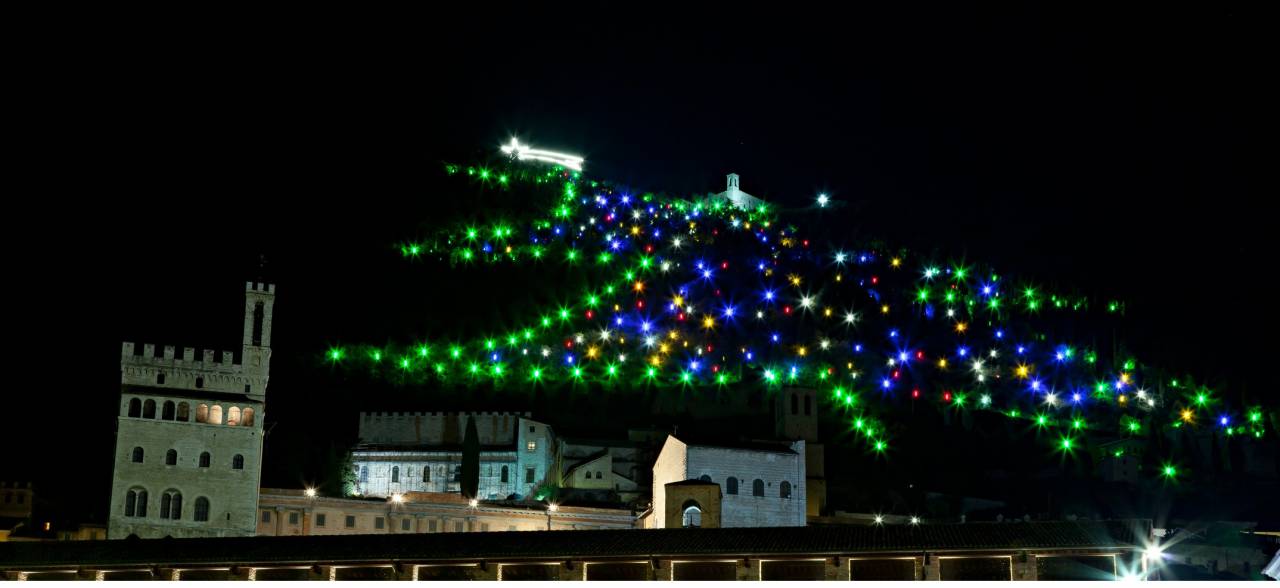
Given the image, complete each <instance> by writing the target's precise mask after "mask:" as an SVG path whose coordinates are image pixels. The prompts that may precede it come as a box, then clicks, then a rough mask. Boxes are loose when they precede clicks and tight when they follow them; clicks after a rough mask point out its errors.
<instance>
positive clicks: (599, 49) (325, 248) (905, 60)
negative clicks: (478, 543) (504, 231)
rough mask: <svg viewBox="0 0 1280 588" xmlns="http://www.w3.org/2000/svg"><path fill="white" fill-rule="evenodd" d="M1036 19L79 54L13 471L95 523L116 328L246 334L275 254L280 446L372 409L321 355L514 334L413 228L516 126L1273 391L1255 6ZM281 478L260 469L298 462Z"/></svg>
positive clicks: (492, 299)
mask: <svg viewBox="0 0 1280 588" xmlns="http://www.w3.org/2000/svg"><path fill="white" fill-rule="evenodd" d="M1038 10H1040V9H1039V8H1036V7H1024V8H1021V9H1019V10H1015V11H1014V12H1010V13H1006V12H995V11H989V12H983V11H979V12H959V11H954V12H953V11H950V10H941V11H933V12H926V11H923V10H922V11H920V12H918V13H912V14H907V13H893V14H890V13H871V12H864V13H861V14H859V13H849V14H844V13H842V14H839V15H836V14H818V13H813V14H808V15H805V16H804V18H803V19H798V20H795V21H794V22H791V23H784V22H783V21H784V20H785V19H782V18H774V15H763V14H762V15H751V16H755V17H759V18H751V17H748V16H746V15H736V16H735V17H734V18H732V19H728V20H724V19H711V18H707V19H703V18H693V15H683V14H664V15H651V16H650V17H646V18H648V19H649V20H648V22H644V23H641V22H634V21H632V20H631V19H630V18H623V17H618V18H609V19H605V18H600V19H598V20H596V21H595V22H582V21H578V22H573V21H570V20H569V19H566V18H563V17H561V16H558V15H555V14H538V15H534V14H522V15H502V16H500V17H494V16H493V15H483V16H481V15H440V17H439V18H437V19H434V20H433V22H431V23H424V24H423V25H422V28H421V29H418V30H412V31H409V32H405V31H400V32H397V33H395V34H390V33H388V34H385V35H377V34H372V33H373V31H371V30H368V29H363V28H361V27H359V26H357V25H355V24H353V23H352V24H348V25H347V26H349V27H351V28H360V29H361V30H360V33H359V34H355V32H354V31H352V33H351V34H348V33H347V32H346V31H344V30H343V29H341V28H336V27H334V26H325V27H321V26H311V23H304V22H289V23H274V24H273V23H264V24H262V25H259V26H256V27H251V29H250V30H237V31H235V32H234V33H232V32H231V31H230V30H220V31H218V32H217V33H212V32H194V31H190V30H185V29H180V28H175V29H172V30H171V31H170V32H166V33H156V32H155V31H146V32H145V33H144V32H143V31H137V34H133V35H131V34H121V35H120V36H119V37H116V38H113V39H112V40H111V42H110V43H106V44H104V45H102V46H99V47H96V48H94V50H92V51H83V52H74V54H66V55H60V56H59V59H58V61H59V62H61V64H62V67H60V68H58V69H57V71H56V72H52V71H51V72H50V73H48V74H47V75H48V77H49V80H50V81H51V82H56V84H57V87H58V88H60V90H59V91H53V90H52V89H49V88H51V86H50V87H46V88H42V89H40V90H39V91H38V93H39V94H41V95H42V96H43V97H44V100H43V105H42V110H47V111H48V114H47V115H42V116H40V117H36V119H35V122H37V123H38V124H39V125H40V126H41V127H42V130H41V132H40V133H39V134H38V137H36V138H34V139H33V140H32V143H31V149H30V150H29V151H28V153H27V154H25V156H24V158H23V159H26V158H30V161H31V162H32V166H31V169H32V170H37V171H38V175H39V177H40V179H39V181H38V182H36V183H34V184H31V185H29V186H28V188H27V190H29V191H28V192H27V194H28V197H29V198H30V200H32V201H33V202H34V203H35V204H36V206H37V210H41V212H39V213H38V214H39V218H38V219H36V220H37V222H35V223H30V224H28V221H27V220H25V219H23V218H21V217H18V216H10V217H9V218H10V222H9V225H10V227H11V229H12V228H16V229H17V230H16V231H15V232H14V233H13V234H11V237H12V236H13V235H14V234H16V235H24V234H26V233H28V232H30V235H29V236H26V237H24V238H22V239H21V240H20V241H18V243H17V244H15V245H12V246H11V248H10V259H11V264H12V265H11V266H10V269H9V274H10V280H9V282H8V283H9V284H10V290H11V293H13V294H16V299H15V300H14V301H12V302H11V303H10V312H9V316H10V320H11V321H16V322H17V324H18V329H17V331H16V332H12V331H11V332H10V335H9V341H10V342H9V346H10V349H11V351H10V352H9V356H10V358H11V360H16V362H17V363H18V365H16V366H13V368H12V369H11V370H10V373H11V374H19V380H18V382H16V384H17V385H11V386H10V387H9V396H10V398H11V399H16V401H17V406H18V407H19V408H20V409H21V410H19V411H17V412H10V413H9V416H10V418H9V422H10V423H17V429H16V430H13V429H10V430H11V431H12V432H11V434H10V435H8V440H7V443H6V445H7V448H6V450H5V451H4V454H3V456H4V462H5V464H6V466H5V467H4V473H3V475H0V477H3V478H5V479H18V480H27V479H30V480H34V481H36V482H37V483H38V484H40V490H41V491H43V492H44V493H45V495H46V496H47V497H48V498H49V499H50V500H55V501H60V502H59V504H74V507H73V508H75V509H79V510H80V511H82V512H85V513H89V514H96V515H98V516H101V511H102V510H103V509H105V507H106V503H107V501H108V498H109V487H110V486H109V485H110V476H111V450H112V447H113V446H114V438H113V431H114V419H115V414H114V407H115V406H116V401H117V399H118V390H119V388H118V386H119V384H118V382H119V380H118V375H119V374H118V354H119V349H120V341H123V340H130V341H137V342H140V343H141V342H154V343H158V344H176V345H179V346H181V345H190V346H203V345H208V346H212V347H217V348H225V349H236V348H238V344H239V336H240V324H241V323H240V312H241V304H242V291H243V282H244V281H245V280H246V279H253V278H254V277H256V276H257V273H256V272H257V271H258V269H257V267H258V264H257V260H258V259H259V256H260V255H265V256H266V257H267V259H268V267H267V269H266V270H265V271H266V275H267V276H268V277H270V278H271V279H272V280H274V281H275V282H276V283H277V284H278V285H279V286H278V288H279V299H278V304H277V310H276V322H275V337H274V339H275V340H274V343H275V348H276V356H275V360H273V367H274V369H273V373H272V388H271V392H270V396H269V398H268V401H269V415H270V418H269V421H268V426H269V427H270V426H272V425H273V424H274V425H275V426H276V427H277V429H276V431H273V433H270V434H269V435H280V436H285V435H286V433H288V434H289V435H291V436H292V441H290V442H289V443H291V444H300V443H301V441H299V440H300V439H302V440H305V441H306V442H308V443H310V442H312V441H314V442H316V443H319V445H317V446H322V447H331V446H340V445H341V444H342V443H344V442H347V441H349V437H350V435H351V434H352V433H353V427H354V422H355V412H356V411H357V410H360V409H372V408H374V407H375V406H376V398H372V399H371V398H370V397H369V395H368V394H364V395H361V394H358V391H353V390H351V389H350V388H349V387H348V386H346V385H340V384H336V383H333V382H330V381H328V380H327V379H326V374H324V373H321V372H317V371H315V370H313V369H312V368H311V367H310V366H311V364H310V363H309V362H310V361H311V358H313V357H314V354H316V353H320V352H322V351H323V349H324V348H325V347H326V346H327V345H328V344H329V343H330V342H332V341H335V340H346V341H353V340H354V341H363V342H370V343H379V342H384V341H391V340H401V341H402V340H406V339H408V338H409V337H411V336H412V335H413V334H414V333H415V329H416V328H420V327H421V326H422V325H427V324H432V323H433V321H441V322H448V321H453V323H450V324H463V323H472V324H479V325H486V324H500V322H497V321H500V320H501V318H502V317H503V315H502V312H501V309H500V308H498V307H500V306H502V305H503V304H504V301H509V298H508V297H509V296H510V295H511V294H510V292H511V291H512V288H513V285H512V284H511V283H509V281H510V280H512V279H518V278H512V277H510V276H508V277H505V278H504V277H503V276H500V275H499V276H494V275H484V276H462V277H457V276H453V275H451V274H446V273H442V272H438V271H431V270H430V269H429V268H412V267H406V266H405V264H404V263H403V261H402V260H401V259H400V258H399V254H398V253H397V251H396V250H395V249H394V246H395V245H396V244H397V243H399V242H400V241H401V240H402V239H405V238H406V237H412V236H414V235H416V234H421V233H422V232H424V231H425V230H427V228H428V227H431V226H433V222H443V221H448V220H456V218H455V217H454V216H453V215H455V214H456V213H457V212H458V211H465V203H462V204H460V203H457V202H449V201H447V198H448V196H449V195H448V194H443V193H441V192H437V191H433V189H432V188H433V184H432V182H433V180H432V178H434V177H435V176H437V175H438V171H439V166H440V162H441V161H442V160H444V159H448V160H451V161H461V162H464V163H465V162H467V161H469V160H470V159H471V158H474V157H477V156H480V155H481V154H483V153H484V152H485V151H486V150H492V149H494V148H495V147H496V145H497V144H498V143H500V142H505V141H506V140H507V139H508V138H509V137H510V136H512V135H513V134H517V135H518V136H519V137H520V138H521V139H522V140H525V141H527V142H531V143H533V144H535V145H538V146H543V147H547V148H559V149H563V150H566V151H571V152H577V153H581V154H582V155H584V156H585V157H586V158H587V166H588V171H589V172H590V173H591V174H592V175H593V176H596V177H601V178H607V179H611V180H615V181H617V182H621V183H625V184H628V185H631V186H634V187H637V188H640V189H648V190H665V191H668V192H671V193H689V192H701V193H705V192H718V191H721V190H723V184H724V174H726V173H728V172H737V173H739V174H741V176H742V188H743V189H744V190H745V191H747V192H750V193H752V194H754V195H756V196H760V197H764V198H766V199H768V200H770V201H774V202H780V203H784V204H795V205H800V204H804V203H807V202H809V201H810V200H811V199H812V198H813V197H814V195H815V194H816V193H818V192H819V191H825V192H828V193H830V194H831V195H832V196H833V197H834V198H836V199H838V200H841V201H844V202H845V203H846V206H845V207H844V208H843V209H842V210H841V212H840V213H839V214H837V215H833V217H832V219H831V222H833V223H841V224H842V226H844V227H847V231H848V232H849V233H850V234H856V235H859V236H866V237H878V238H882V239H886V240H888V241H890V242H892V243H896V244H900V245H903V246H907V247H910V248H912V249H915V250H917V251H922V252H938V253H940V254H944V255H946V256H954V257H965V258H967V259H970V260H983V261H988V262H991V263H993V264H995V265H996V266H997V267H999V268H1001V269H1002V270H1003V271H1005V272H1007V273H1011V274H1017V275H1019V276H1024V277H1029V278H1034V279H1036V280H1039V281H1041V282H1043V283H1046V284H1050V285H1052V284H1057V285H1062V286H1070V287H1075V288H1079V289H1081V290H1083V291H1086V292H1090V293H1094V294H1097V295H1100V296H1107V297H1117V298H1123V299H1125V300H1126V301H1127V302H1128V316H1127V320H1126V327H1125V329H1126V332H1125V333H1123V337H1124V338H1125V339H1126V340H1127V341H1128V342H1129V344H1130V345H1132V346H1133V348H1134V349H1135V350H1136V351H1137V352H1138V353H1139V355H1140V356H1141V357H1144V358H1145V359H1148V360H1151V361H1152V362H1153V363H1156V364H1161V365H1180V366H1184V367H1186V368H1187V369H1188V371H1192V372H1195V373H1197V374H1199V375H1201V376H1202V377H1204V378H1205V379H1206V380H1208V381H1210V382H1213V383H1216V384H1217V385H1218V386H1219V388H1220V389H1222V390H1223V391H1224V392H1225V393H1228V394H1230V393H1232V391H1241V390H1243V391H1250V392H1251V393H1252V394H1254V395H1258V394H1261V392H1262V390H1264V386H1266V385H1267V384H1268V383H1269V380H1270V378H1269V377H1268V376H1267V374H1266V373H1265V369H1266V367H1267V366H1268V364H1269V361H1268V360H1267V357H1268V356H1269V355H1270V350H1271V349H1272V348H1273V345H1271V344H1270V340H1269V338H1267V336H1268V335H1270V333H1269V332H1267V330H1266V329H1267V327H1268V324H1269V323H1270V321H1269V319H1268V318H1267V317H1268V316H1269V310H1268V308H1267V300H1269V296H1268V294H1269V293H1270V289H1269V288H1268V287H1267V286H1266V282H1267V280H1268V276H1267V273H1268V268H1269V267H1270V265H1271V264H1270V263H1269V262H1270V260H1269V259H1266V258H1265V257H1264V255H1263V253H1264V251H1271V250H1273V248H1266V249H1264V245H1263V243H1264V241H1263V239H1264V235H1265V234H1266V233H1265V232H1264V228H1265V227H1267V226H1271V225H1274V223H1273V222H1270V221H1268V218H1269V217H1268V216H1267V215H1264V214H1263V213H1262V212H1261V206H1260V205H1259V204H1257V201H1258V199H1259V198H1260V197H1261V195H1262V193H1261V188H1260V186H1259V185H1258V184H1257V183H1256V182H1257V180H1256V178H1254V177H1252V176H1251V175H1250V170H1251V169H1253V168H1254V166H1255V165H1256V164H1257V162H1258V161H1259V160H1260V154H1259V151H1260V149H1259V148H1258V147H1259V145H1260V143H1261V139H1260V137H1259V136H1258V127H1259V126H1260V123H1261V121H1262V120H1263V116H1262V112H1263V104H1265V103H1267V102H1269V101H1270V102H1271V103H1272V104H1274V102H1273V101H1271V100H1270V99H1269V98H1268V96H1269V94H1268V91H1267V90H1265V89H1264V86H1265V85H1266V80H1265V79H1264V78H1266V77H1267V76H1266V75H1265V72H1267V71H1270V70H1272V69H1273V67H1270V66H1267V65H1266V64H1264V63H1263V59H1264V58H1263V56H1264V55H1265V54H1267V52H1266V51H1263V50H1262V49H1261V45H1262V39H1263V37H1262V35H1261V34H1259V32H1258V31H1257V30H1256V29H1255V27H1257V26H1259V20H1260V19H1259V18H1258V17H1257V16H1256V15H1251V14H1248V13H1247V12H1239V11H1233V10H1232V9H1230V8H1229V7H1228V8H1215V9H1212V10H1209V9H1206V10H1203V11H1195V12H1193V11H1185V12H1169V13H1157V12H1147V13H1132V14H1120V13H1111V12H1107V13H1097V14H1086V13H1075V14H1066V13H1061V14H1060V13H1049V12H1038ZM702 16H705V15H702ZM640 17H641V16H640V15H632V18H640ZM695 20H696V21H697V22H696V24H695V23H694V21H695ZM676 23H686V24H676ZM42 209H47V210H42ZM1273 230H1274V228H1273ZM473 280H474V283H473ZM504 280H507V281H504ZM459 292H464V293H465V296H460V295H459ZM445 315H447V316H445ZM10 402H12V400H11V401H10ZM11 406H12V404H11ZM394 408H397V409H401V408H403V407H401V406H396V407H394ZM434 408H435V407H433V406H429V405H425V404H424V405H422V406H420V407H417V410H432V409H434ZM492 408H493V409H501V408H504V407H492ZM330 427H332V429H330ZM291 431H292V433H290V432H291ZM299 432H301V433H299ZM71 442H74V443H75V445H74V447H75V448H74V449H72V448H70V447H72V446H70V445H68V443H71ZM275 442H276V441H275V437H272V436H269V437H268V453H269V455H268V459H269V461H270V460H275V461H277V462H279V461H287V459H286V458H285V457H281V456H280V455H279V452H280V450H275V451H276V453H277V454H276V455H274V456H273V455H271V452H272V451H273V449H272V447H273V443H275ZM283 443H284V442H282V445H281V446H282V447H283V446H284V445H283ZM55 447H67V449H61V450H57V449H55ZM57 451H61V452H62V453H61V455H57V454H56V452H57ZM73 456H74V457H73ZM297 459H299V460H302V461H304V462H306V463H307V464H313V463H314V458H311V457H299V458H297ZM310 467H312V465H303V466H302V467H301V469H302V470H304V471H305V470H307V469H308V468H310ZM289 475H292V476H294V477H295V479H281V478H287V476H284V475H282V474H273V473H271V472H268V473H267V474H266V476H265V478H264V483H267V484H275V485H299V484H301V483H302V482H304V481H305V480H303V479H298V478H301V477H305V476H306V475H310V474H306V473H304V474H301V475H299V474H297V473H294V472H292V471H291V473H290V474H289ZM73 488H74V491H75V492H78V493H79V494H78V497H79V499H78V500H76V501H70V500H68V497H69V496H71V495H72V492H73V491H72V489H73ZM69 508H72V507H69Z"/></svg>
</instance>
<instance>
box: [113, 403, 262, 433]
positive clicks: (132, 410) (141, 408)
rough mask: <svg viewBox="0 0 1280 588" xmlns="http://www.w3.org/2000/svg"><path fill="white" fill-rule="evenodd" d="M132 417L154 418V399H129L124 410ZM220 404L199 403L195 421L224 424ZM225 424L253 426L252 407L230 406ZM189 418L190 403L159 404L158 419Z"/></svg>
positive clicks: (180, 420) (178, 419)
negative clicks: (126, 408) (127, 406)
mask: <svg viewBox="0 0 1280 588" xmlns="http://www.w3.org/2000/svg"><path fill="white" fill-rule="evenodd" d="M125 414H127V415H128V416H130V417H133V418H144V419H154V418H156V401H155V400H152V399H150V398H148V399H147V400H146V401H145V402H144V401H142V400H140V399H138V398H130V399H129V408H128V412H126V413H125ZM222 415H223V411H222V406H221V405H217V404H215V405H213V406H212V407H210V406H209V405H208V404H201V405H199V406H197V407H196V422H197V423H211V424H215V425H221V424H224V423H223V421H222ZM226 416H227V420H226V423H225V424H226V425H227V426H229V427H237V426H245V427H251V426H253V417H254V414H253V409H252V408H249V407H245V408H244V409H243V410H242V409H241V408H240V407H238V406H232V407H231V408H228V409H227V411H226ZM190 419H191V405H190V404H188V403H186V402H174V401H172V400H166V401H164V404H163V405H160V420H164V421H178V422H182V423H185V422H187V421H189V420H190Z"/></svg>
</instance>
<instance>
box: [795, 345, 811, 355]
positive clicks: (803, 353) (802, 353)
mask: <svg viewBox="0 0 1280 588" xmlns="http://www.w3.org/2000/svg"><path fill="white" fill-rule="evenodd" d="M796 353H799V354H800V357H804V356H805V355H808V354H809V350H808V349H805V348H804V347H801V348H800V349H797V350H796Z"/></svg>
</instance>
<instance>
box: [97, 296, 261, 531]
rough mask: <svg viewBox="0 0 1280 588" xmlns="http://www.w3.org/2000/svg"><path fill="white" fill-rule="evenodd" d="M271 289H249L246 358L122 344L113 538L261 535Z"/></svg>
mask: <svg viewBox="0 0 1280 588" xmlns="http://www.w3.org/2000/svg"><path fill="white" fill-rule="evenodd" d="M274 304H275V286H274V285H273V284H264V283H255V282H249V283H246V284H245V312H244V326H243V337H242V345H241V349H240V359H239V361H237V360H236V357H235V354H234V353H233V352H231V351H222V352H221V353H220V354H218V355H217V356H215V352H214V351H212V350H204V351H203V353H202V355H201V356H199V357H197V356H196V352H195V350H194V349H190V348H184V349H183V350H182V354H181V355H180V356H179V355H178V353H177V350H176V349H175V348H174V347H173V346H165V347H162V348H159V349H157V347H156V346H155V345H154V344H145V345H143V346H141V348H139V347H138V346H137V345H135V344H134V343H129V342H126V343H124V345H123V347H122V350H121V355H120V384H121V393H120V404H119V407H118V413H117V419H116V420H117V425H116V448H115V469H114V473H113V478H112V489H111V507H110V511H109V512H110V513H111V514H110V517H109V520H108V531H107V535H108V538H110V539H123V538H126V537H129V536H137V537H141V538H160V537H166V536H171V537H248V536H252V535H254V534H255V531H256V524H255V516H256V514H257V510H258V482H259V475H260V472H261V460H262V436H263V428H262V423H263V419H264V417H265V414H264V410H265V406H266V394H267V381H268V377H269V374H270V369H271V315H272V310H273V307H274Z"/></svg>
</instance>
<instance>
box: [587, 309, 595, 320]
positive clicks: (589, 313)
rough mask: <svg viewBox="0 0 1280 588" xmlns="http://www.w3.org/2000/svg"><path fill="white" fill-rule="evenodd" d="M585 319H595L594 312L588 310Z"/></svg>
mask: <svg viewBox="0 0 1280 588" xmlns="http://www.w3.org/2000/svg"><path fill="white" fill-rule="evenodd" d="M587 318H588V319H593V318H596V313H595V311H593V310H588V311H587Z"/></svg>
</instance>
